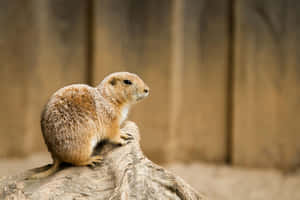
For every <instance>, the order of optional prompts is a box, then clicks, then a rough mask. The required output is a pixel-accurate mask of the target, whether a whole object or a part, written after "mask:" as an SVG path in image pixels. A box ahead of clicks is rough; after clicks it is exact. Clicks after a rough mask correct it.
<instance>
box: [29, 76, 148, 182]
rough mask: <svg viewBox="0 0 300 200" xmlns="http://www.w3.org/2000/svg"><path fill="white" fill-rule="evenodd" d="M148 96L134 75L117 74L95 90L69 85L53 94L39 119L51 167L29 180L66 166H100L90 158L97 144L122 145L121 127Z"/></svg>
mask: <svg viewBox="0 0 300 200" xmlns="http://www.w3.org/2000/svg"><path fill="white" fill-rule="evenodd" d="M148 95H149V87H148V86H147V85H146V84H145V83H144V82H143V80H142V79H141V78H139V77H138V76H137V75H136V74H133V73H129V72H116V73H112V74H110V75H108V76H107V77H105V78H104V80H103V81H102V82H101V83H100V84H99V85H98V86H97V87H91V86H88V85H84V84H74V85H69V86H66V87H64V88H61V89H59V90H58V91H56V92H55V93H54V94H53V95H52V96H51V97H50V99H49V101H48V103H47V104H46V106H45V108H44V110H43V112H42V115H41V129H42V133H43V137H44V140H45V143H46V145H47V147H48V150H49V152H50V153H51V156H52V159H53V165H52V166H51V167H50V168H49V169H48V170H46V171H43V172H40V173H37V174H34V175H33V176H32V177H31V178H42V177H47V176H49V175H51V174H53V173H54V172H56V171H57V170H58V168H59V165H60V163H62V162H67V163H71V164H73V165H76V166H85V165H93V164H95V163H99V162H101V160H102V158H101V157H100V156H99V155H98V156H97V155H96V156H92V153H93V150H94V148H95V146H96V145H97V143H99V142H100V141H102V140H104V139H107V140H109V141H110V142H113V143H116V144H121V145H123V144H125V143H126V139H128V136H127V135H121V133H120V126H121V124H122V122H123V121H124V120H125V119H126V118H127V114H128V112H129V109H130V107H131V105H133V104H135V103H137V102H139V101H141V100H142V99H144V98H145V97H147V96H148Z"/></svg>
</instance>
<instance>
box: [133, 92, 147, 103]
mask: <svg viewBox="0 0 300 200" xmlns="http://www.w3.org/2000/svg"><path fill="white" fill-rule="evenodd" d="M148 95H149V93H147V94H143V95H138V96H137V97H136V101H140V100H142V99H144V98H146V97H147V96H148Z"/></svg>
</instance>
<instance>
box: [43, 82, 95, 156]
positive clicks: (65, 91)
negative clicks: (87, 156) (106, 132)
mask: <svg viewBox="0 0 300 200" xmlns="http://www.w3.org/2000/svg"><path fill="white" fill-rule="evenodd" d="M95 95H97V91H96V89H95V88H92V87H90V86H88V85H83V84H76V85H70V86H67V87H64V88H61V89H59V90H58V91H57V92H56V93H54V94H53V96H52V97H51V98H50V100H49V102H48V103H47V105H46V107H45V109H44V111H43V113H42V116H41V127H42V132H43V136H44V139H45V142H46V144H47V146H48V149H49V151H50V152H51V153H54V154H55V156H58V157H61V156H63V155H61V154H64V152H71V153H72V152H73V153H75V152H74V151H79V150H82V149H80V147H79V148H78V143H82V144H84V143H87V146H89V144H88V143H89V142H90V141H91V139H92V138H93V137H95V136H96V134H97V128H98V125H99V124H98V116H97V113H96V110H97V109H96V103H95V100H94V99H95V98H94V96H95ZM73 148H74V149H73ZM70 150H71V151H70ZM66 157H67V156H66ZM71 157H72V156H71ZM63 160H64V159H63Z"/></svg>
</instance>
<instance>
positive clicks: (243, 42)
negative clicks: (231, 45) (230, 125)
mask: <svg viewBox="0 0 300 200" xmlns="http://www.w3.org/2000/svg"><path fill="white" fill-rule="evenodd" d="M236 3H237V7H236V8H237V12H236V21H237V23H236V51H235V54H236V59H235V90H234V92H235V95H234V141H233V142H234V148H233V151H234V152H233V160H234V163H235V164H239V165H248V166H255V167H278V168H283V169H290V168H294V167H296V166H299V164H300V143H299V141H300V134H299V133H300V123H299V121H300V108H299V102H300V95H299V93H300V88H299V85H300V79H299V77H300V67H299V63H300V59H299V58H300V56H299V52H300V51H299V46H300V40H299V34H300V27H299V26H298V21H299V20H300V13H299V10H300V3H299V1H296V0H288V1H284V0H276V1H271V0H254V1H249V0H238V1H236Z"/></svg>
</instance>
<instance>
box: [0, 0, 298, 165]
mask: <svg viewBox="0 0 300 200" xmlns="http://www.w3.org/2000/svg"><path fill="white" fill-rule="evenodd" d="M299 20H300V2H299V1H297V0H288V1H285V0H144V1H140V0H10V1H4V0H0V83H1V84H0V92H1V99H0V110H1V112H0V145H1V148H0V157H12V156H26V155H29V154H30V153H32V152H37V151H46V148H45V145H44V143H43V141H42V135H41V132H40V126H39V118H40V112H41V110H42V107H43V105H44V104H45V103H46V101H47V99H48V98H49V97H50V95H51V94H52V93H53V92H55V91H56V90H57V89H58V88H61V87H63V86H65V85H68V84H71V83H87V84H90V85H97V84H98V83H99V82H100V81H101V80H102V79H103V77H104V76H105V75H107V74H108V73H110V72H114V71H130V72H134V73H137V74H139V75H140V76H141V77H142V78H143V79H144V80H145V82H146V83H147V84H148V85H149V86H150V88H151V93H150V98H148V99H147V100H146V101H144V102H142V103H141V104H138V105H137V106H136V107H135V108H133V109H132V112H131V114H130V117H129V118H130V119H132V120H133V121H135V122H136V123H137V124H138V125H139V127H140V130H141V132H142V147H143V150H144V151H145V153H146V154H147V155H148V156H149V157H150V159H152V160H154V161H156V162H170V161H185V162H189V161H194V160H204V161H209V162H216V163H224V162H226V163H230V164H236V165H243V166H251V167H276V168H282V169H292V168H295V167H299V166H300V108H299V107H298V106H299V105H300V104H299V102H300V95H299V94H300V65H299V64H300V55H298V54H299V53H298V52H300V51H298V50H297V49H298V48H299V46H300V39H299V38H300V26H298V21H299Z"/></svg>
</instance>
